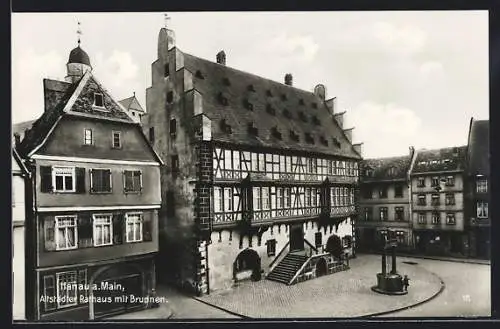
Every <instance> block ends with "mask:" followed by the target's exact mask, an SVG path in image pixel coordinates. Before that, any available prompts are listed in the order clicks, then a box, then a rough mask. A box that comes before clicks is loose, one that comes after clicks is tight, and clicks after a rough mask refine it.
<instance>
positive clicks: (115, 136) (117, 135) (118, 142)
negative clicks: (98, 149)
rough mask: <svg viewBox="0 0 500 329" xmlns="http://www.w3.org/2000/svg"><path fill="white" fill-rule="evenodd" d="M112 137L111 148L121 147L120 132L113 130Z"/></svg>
mask: <svg viewBox="0 0 500 329" xmlns="http://www.w3.org/2000/svg"><path fill="white" fill-rule="evenodd" d="M112 135H113V136H112V138H113V144H112V145H113V148H117V149H119V148H121V147H122V139H121V136H122V134H121V132H119V131H113V134H112Z"/></svg>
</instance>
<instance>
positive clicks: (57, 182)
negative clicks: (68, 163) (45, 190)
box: [52, 167, 75, 192]
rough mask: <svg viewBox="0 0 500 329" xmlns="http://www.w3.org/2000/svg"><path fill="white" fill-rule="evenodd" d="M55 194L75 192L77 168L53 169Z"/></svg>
mask: <svg viewBox="0 0 500 329" xmlns="http://www.w3.org/2000/svg"><path fill="white" fill-rule="evenodd" d="M52 186H53V187H54V191H55V192H75V167H52Z"/></svg>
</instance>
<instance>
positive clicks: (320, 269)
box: [316, 258, 327, 277]
mask: <svg viewBox="0 0 500 329" xmlns="http://www.w3.org/2000/svg"><path fill="white" fill-rule="evenodd" d="M326 273H327V266H326V260H325V259H324V258H320V259H319V260H318V262H317V263H316V277H320V276H323V275H325V274H326Z"/></svg>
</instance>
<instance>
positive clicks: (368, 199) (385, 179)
mask: <svg viewBox="0 0 500 329" xmlns="http://www.w3.org/2000/svg"><path fill="white" fill-rule="evenodd" d="M415 155H416V154H415V149H414V148H413V147H410V153H409V154H408V155H406V156H399V157H391V158H378V159H365V160H363V162H362V167H361V177H360V200H359V214H358V221H357V226H356V228H357V230H358V232H359V236H358V238H357V240H358V241H359V242H358V247H359V250H363V251H381V246H382V242H383V241H384V236H387V230H392V231H395V233H396V237H397V240H398V250H403V251H404V250H410V249H412V248H413V235H412V225H411V224H412V220H411V202H410V199H411V196H410V171H411V167H412V165H413V162H414V161H415Z"/></svg>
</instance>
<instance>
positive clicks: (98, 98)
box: [94, 93, 104, 107]
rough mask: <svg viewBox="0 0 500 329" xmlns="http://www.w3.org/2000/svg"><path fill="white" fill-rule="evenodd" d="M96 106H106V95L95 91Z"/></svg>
mask: <svg viewBox="0 0 500 329" xmlns="http://www.w3.org/2000/svg"><path fill="white" fill-rule="evenodd" d="M94 106H97V107H104V96H103V95H102V94H100V93H94Z"/></svg>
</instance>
